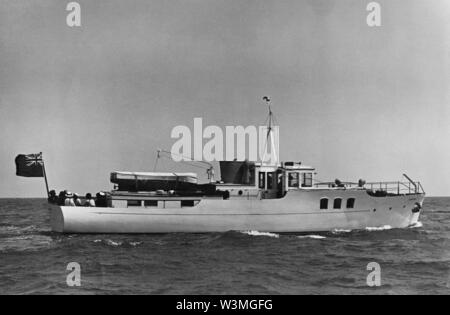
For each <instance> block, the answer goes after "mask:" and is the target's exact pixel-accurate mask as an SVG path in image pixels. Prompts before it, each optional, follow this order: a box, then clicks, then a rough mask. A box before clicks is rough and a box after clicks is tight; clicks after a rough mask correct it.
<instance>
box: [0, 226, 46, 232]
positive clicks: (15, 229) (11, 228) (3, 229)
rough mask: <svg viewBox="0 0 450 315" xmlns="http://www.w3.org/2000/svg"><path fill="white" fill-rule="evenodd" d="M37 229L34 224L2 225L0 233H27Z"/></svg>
mask: <svg viewBox="0 0 450 315" xmlns="http://www.w3.org/2000/svg"><path fill="white" fill-rule="evenodd" d="M37 231H39V229H38V227H37V226H35V225H27V226H17V225H2V226H0V234H29V233H33V232H37Z"/></svg>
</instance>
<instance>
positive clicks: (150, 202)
mask: <svg viewBox="0 0 450 315" xmlns="http://www.w3.org/2000/svg"><path fill="white" fill-rule="evenodd" d="M144 206H146V207H157V206H158V200H145V201H144Z"/></svg>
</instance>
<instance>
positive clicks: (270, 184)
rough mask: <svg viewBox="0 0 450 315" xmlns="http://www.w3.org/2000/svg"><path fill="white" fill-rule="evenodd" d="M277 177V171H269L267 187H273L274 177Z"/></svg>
mask: <svg viewBox="0 0 450 315" xmlns="http://www.w3.org/2000/svg"><path fill="white" fill-rule="evenodd" d="M274 178H275V173H273V172H270V173H267V189H273V179H274Z"/></svg>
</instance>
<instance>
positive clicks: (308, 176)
mask: <svg viewBox="0 0 450 315" xmlns="http://www.w3.org/2000/svg"><path fill="white" fill-rule="evenodd" d="M302 187H312V173H303V182H302Z"/></svg>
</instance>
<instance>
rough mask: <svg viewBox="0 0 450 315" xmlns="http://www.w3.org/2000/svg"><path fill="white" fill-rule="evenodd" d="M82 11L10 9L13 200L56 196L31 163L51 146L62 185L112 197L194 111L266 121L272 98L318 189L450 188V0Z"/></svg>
mask: <svg viewBox="0 0 450 315" xmlns="http://www.w3.org/2000/svg"><path fill="white" fill-rule="evenodd" d="M68 2H69V1H67V2H66V1H61V0H39V1H38V0H28V1H10V0H8V1H7V0H0V137H1V138H0V139H1V140H0V197H44V196H45V186H44V184H43V181H42V179H29V178H21V177H16V176H15V165H14V158H15V156H16V155H17V154H21V153H26V154H28V153H37V152H43V153H44V159H45V164H46V170H47V174H48V180H49V184H50V188H51V189H56V190H63V189H69V190H71V191H76V192H78V193H81V194H84V193H86V192H97V191H99V190H108V189H111V188H112V187H111V184H110V183H109V174H110V172H111V171H116V170H129V171H152V170H153V167H154V163H155V157H156V150H157V149H158V148H165V149H169V150H170V148H171V146H172V145H173V144H174V143H175V141H176V140H175V139H172V138H171V137H170V136H171V131H172V129H173V128H174V127H175V126H178V125H186V126H188V127H190V128H193V119H194V117H201V118H202V119H203V124H204V126H207V125H217V126H220V127H223V128H224V127H225V126H228V125H233V126H236V125H243V126H249V125H256V126H259V125H261V124H263V123H264V121H265V119H266V115H267V108H266V107H265V105H264V103H263V101H262V97H263V96H265V95H269V96H270V97H271V99H272V108H273V111H274V113H275V115H276V121H277V124H278V125H279V126H280V155H281V159H282V160H285V161H290V160H294V161H302V162H303V163H305V164H308V165H312V166H314V167H316V169H317V173H318V174H317V178H318V179H319V180H324V181H325V180H334V179H335V178H339V179H341V180H343V181H357V180H358V179H359V178H364V179H366V180H367V181H379V180H389V181H397V180H401V179H402V178H401V177H402V173H407V174H408V175H409V176H410V177H412V178H413V179H414V180H419V181H421V182H422V185H423V187H424V188H425V190H426V192H427V194H428V195H434V196H444V195H450V146H449V144H450V142H449V139H450V36H449V35H450V20H449V16H450V1H448V0H433V1H426V0H409V1H403V0H389V1H388V0H383V1H381V0H380V1H377V2H378V3H379V4H380V5H381V21H382V25H381V26H380V27H369V26H368V25H367V23H366V17H367V15H368V12H367V11H366V5H367V4H368V3H369V2H370V1H364V0H302V1H300V0H292V1H291V0H283V1H274V0H170V1H164V0H151V1H148V0H130V1H117V0H96V1H81V0H80V1H78V2H79V3H80V5H81V27H74V28H71V27H68V26H67V24H66V16H67V14H68V12H67V11H66V5H67V3H68ZM171 163H172V162H170V161H165V162H164V164H162V163H161V164H159V165H160V166H163V168H166V170H167V169H171V168H172V167H173V169H175V170H180V169H182V170H185V167H181V166H179V165H173V164H174V163H173V164H171ZM161 170H164V169H161ZM193 170H194V171H199V172H203V170H201V169H193Z"/></svg>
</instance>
